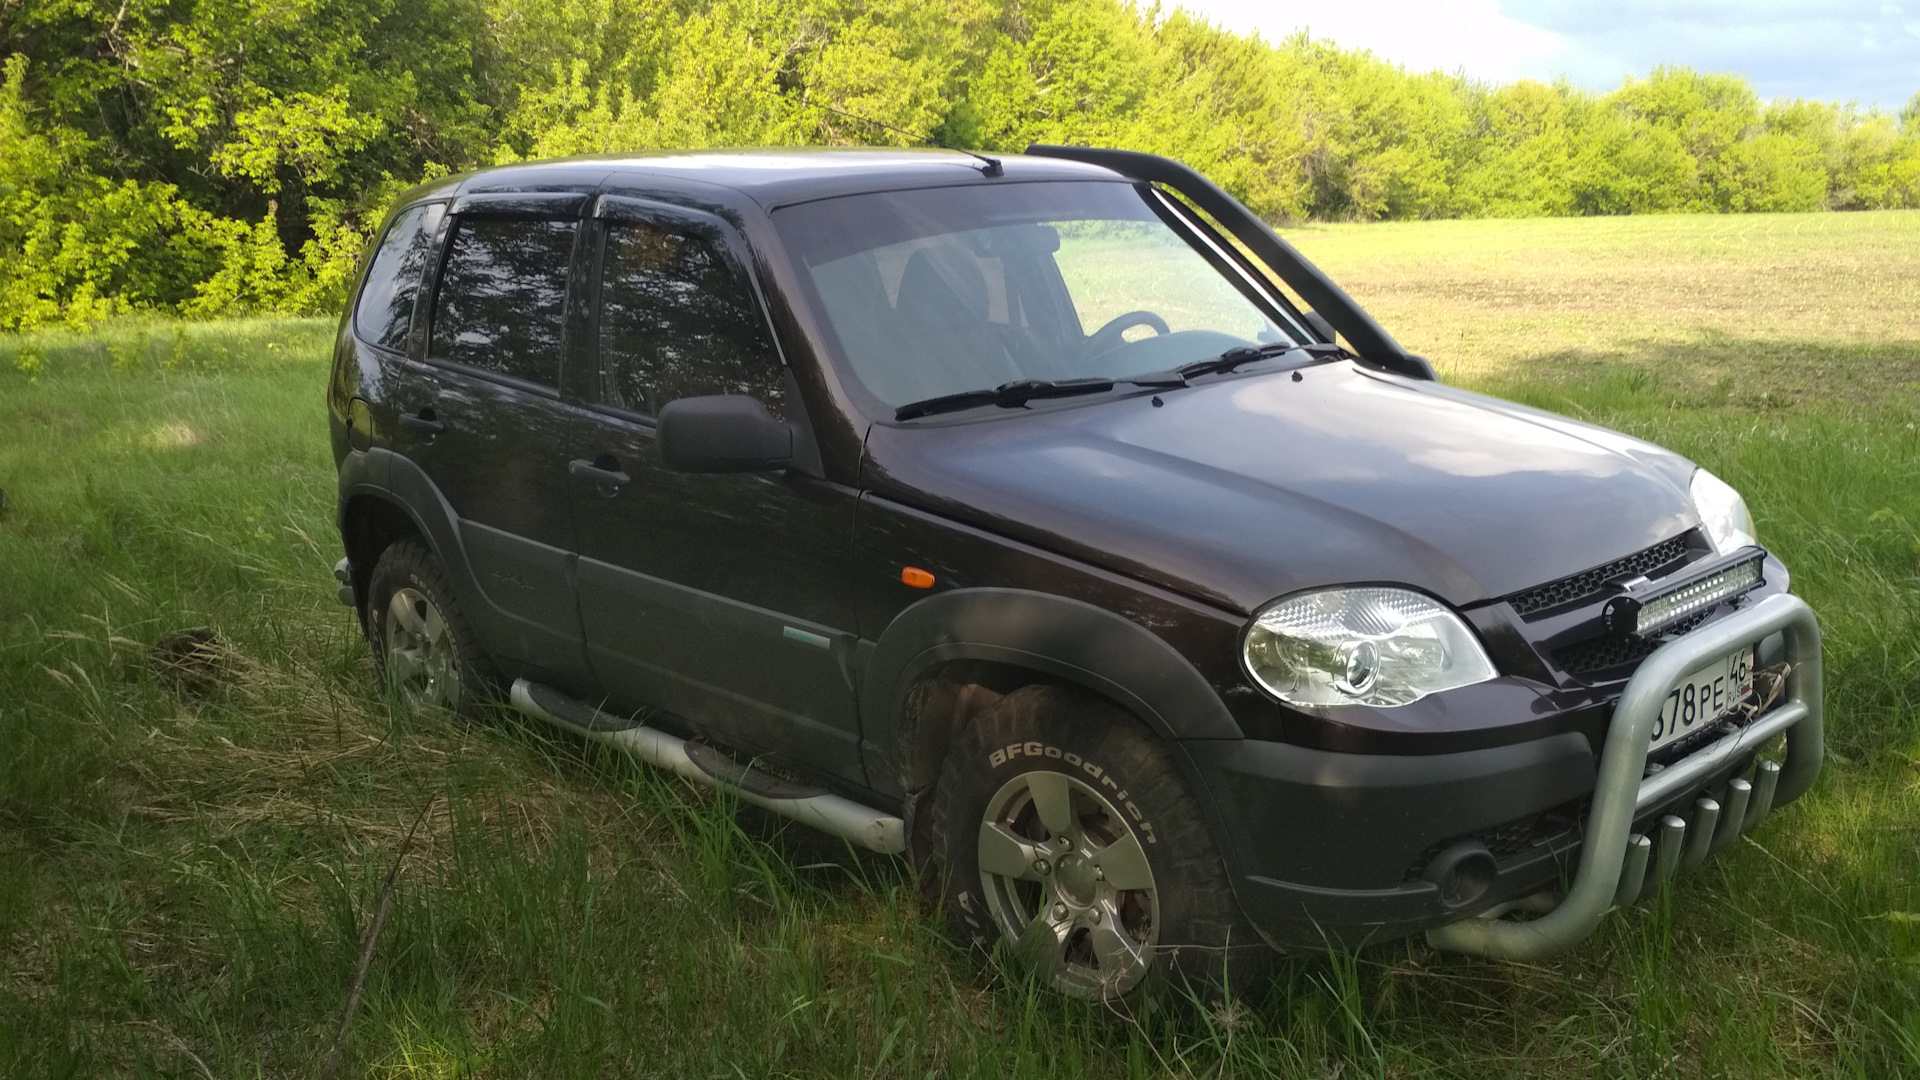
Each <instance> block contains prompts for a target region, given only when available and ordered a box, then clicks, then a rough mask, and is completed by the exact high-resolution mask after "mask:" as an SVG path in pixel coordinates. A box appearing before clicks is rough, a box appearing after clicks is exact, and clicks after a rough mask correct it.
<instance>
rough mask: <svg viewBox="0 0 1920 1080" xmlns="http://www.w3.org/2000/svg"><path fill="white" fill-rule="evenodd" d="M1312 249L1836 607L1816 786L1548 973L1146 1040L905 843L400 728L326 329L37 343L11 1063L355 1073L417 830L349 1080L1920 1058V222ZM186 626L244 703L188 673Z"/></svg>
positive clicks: (6, 461) (1468, 1070) (6, 594)
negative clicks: (369, 638) (176, 664)
mask: <svg viewBox="0 0 1920 1080" xmlns="http://www.w3.org/2000/svg"><path fill="white" fill-rule="evenodd" d="M1297 238H1298V240H1299V241H1300V243H1301V245H1302V246H1303V248H1305V249H1306V250H1307V251H1308V252H1309V254H1310V255H1312V256H1313V257H1315V258H1316V259H1318V260H1320V261H1322V262H1323V263H1324V264H1325V265H1327V266H1328V268H1329V269H1330V270H1332V271H1333V272H1334V273H1335V275H1336V276H1337V277H1339V278H1340V279H1341V280H1343V281H1346V282H1347V283H1348V284H1349V285H1350V287H1351V288H1352V291H1354V292H1355V293H1356V294H1357V295H1359V296H1360V297H1361V298H1362V299H1363V300H1365V301H1366V302H1367V303H1368V304H1369V305H1370V306H1371V307H1373V308H1374V309H1375V310H1376V311H1377V312H1379V313H1380V314H1381V316H1382V319H1383V321H1385V322H1386V323H1387V324H1388V325H1389V326H1390V327H1391V328H1393V329H1394V330H1395V332H1396V333H1398V334H1399V335H1400V336H1401V337H1402V338H1403V339H1404V340H1405V341H1407V342H1408V343H1409V345H1411V346H1412V347H1414V348H1416V349H1420V350H1423V351H1425V352H1426V353H1427V354H1428V355H1429V356H1431V357H1432V358H1433V359H1434V360H1435V361H1436V362H1437V363H1438V364H1439V365H1440V366H1441V367H1442V369H1443V370H1444V371H1446V372H1448V374H1449V377H1450V378H1452V379H1453V380H1454V381H1457V382H1461V383H1464V384H1466V385H1470V386H1474V387H1477V388H1483V389H1491V390H1494V391H1496V392H1499V393H1502V394H1505V395H1508V396H1512V397H1516V398H1519V399H1521V400H1524V401H1527V402H1529V403H1532V404H1535V405H1539V406H1542V407H1545V408H1550V409H1554V410H1556V411H1560V412H1565V413H1569V414H1572V415H1576V416H1581V417H1583V418H1589V419H1594V420H1597V421H1599V422H1602V423H1606V424H1610V425H1613V426H1616V427H1620V428H1623V429H1625V430H1628V431H1631V432H1633V433H1635V434H1639V435H1643V436H1646V437H1648V438H1652V439H1655V440H1657V441H1660V442H1663V443H1666V444H1669V445H1672V446H1674V447H1676V448H1677V449H1679V450H1681V451H1682V452H1684V453H1687V454H1689V455H1690V456H1692V457H1694V458H1695V459H1697V460H1699V461H1701V462H1703V463H1704V464H1706V465H1708V466H1709V467H1711V468H1713V469H1714V470H1715V471H1716V472H1718V473H1720V474H1721V475H1722V476H1724V477H1726V478H1727V479H1728V480H1730V481H1732V482H1733V483H1734V484H1735V485H1736V486H1738V487H1740V488H1741V489H1742V490H1744V491H1745V492H1746V493H1747V495H1748V498H1749V500H1750V501H1751V502H1752V504H1753V506H1754V508H1755V511H1756V514H1757V515H1758V517H1759V526H1760V529H1761V533H1762V536H1763V538H1764V539H1765V540H1766V541H1767V542H1768V543H1769V544H1771V545H1772V546H1773V547H1774V548H1775V549H1776V550H1778V551H1780V552H1781V553H1782V554H1783V555H1784V557H1785V558H1786V559H1787V561H1788V563H1789V564H1790V565H1791V566H1792V567H1793V569H1794V573H1795V579H1794V580H1795V588H1796V590H1797V591H1799V592H1801V593H1802V594H1803V595H1805V596H1806V597H1807V598H1808V599H1809V600H1810V602H1812V603H1813V604H1814V606H1815V608H1816V609H1817V610H1818V611H1819V612H1820V613H1821V615H1822V618H1823V626H1824V629H1825V635H1826V644H1827V657H1828V660H1827V664H1828V667H1827V671H1828V707H1829V717H1830V719H1829V729H1830V733H1831V746H1832V750H1833V754H1832V757H1831V758H1830V763H1829V766H1828V769H1827V772H1826V774H1825V776H1824V777H1823V779H1822V782H1821V784H1820V786H1819V787H1818V788H1817V789H1816V790H1815V791H1814V792H1813V793H1812V794H1811V795H1809V796H1808V797H1807V798H1806V799H1804V800H1803V801H1802V802H1801V803H1799V804H1797V805H1795V806H1794V807H1792V808H1790V809H1788V810H1786V811H1783V812H1782V813H1781V814H1779V815H1777V816H1776V817H1775V818H1773V819H1772V820H1771V821H1770V822H1769V823H1768V824H1767V825H1766V826H1765V827H1763V828H1762V829H1761V830H1760V832H1759V833H1758V834H1757V835H1756V836H1755V837H1753V839H1752V842H1750V843H1746V844H1743V845H1742V846H1741V847H1739V848H1737V849H1735V850H1733V851H1731V852H1729V853H1727V854H1726V855H1724V856H1722V857H1720V858H1717V859H1716V860H1714V861H1713V862H1712V863H1710V864H1709V865H1708V866H1707V867H1705V868H1703V869H1702V870H1701V871H1700V872H1699V873H1697V874H1695V875H1692V876H1690V877H1688V878H1687V879H1685V880H1684V881H1683V883H1682V884H1681V885H1680V886H1679V887H1678V888H1677V889H1676V890H1674V891H1673V892H1672V893H1671V894H1670V895H1669V896H1668V897H1667V898H1666V900H1665V901H1663V902H1662V903H1659V904H1656V905H1653V906H1651V907H1649V908H1647V909H1645V910H1641V911H1636V912H1634V913H1631V914H1629V915H1627V916H1624V917H1613V918H1610V919H1609V920H1608V921H1607V923H1606V924H1605V925H1604V926H1603V929H1602V931H1601V932H1600V934H1598V935H1597V936H1596V938H1595V939H1594V940H1593V941H1592V942H1590V943H1589V944H1587V945H1586V946H1584V947H1582V948H1581V949H1579V950H1578V951H1576V952H1575V953H1573V954H1572V955H1570V956H1568V957H1565V958H1563V959H1560V960H1557V961H1553V962H1547V963H1539V964H1500V963H1491V962H1483V961H1479V960H1474V959H1470V958H1464V957H1458V956H1451V955H1446V954H1437V953H1433V952H1431V951H1429V950H1427V949H1426V948H1425V947H1424V946H1422V945H1420V944H1418V943H1405V944H1399V945H1392V946H1385V947H1381V948H1377V949H1372V950H1367V951H1364V952H1362V953H1360V954H1359V955H1357V956H1349V955H1334V956H1330V957H1327V958H1323V959H1308V960H1302V961H1299V962H1297V963H1294V964H1292V965H1290V966H1289V967H1288V968H1287V969H1286V970H1285V971H1284V972H1283V973H1282V975H1281V976H1280V977H1279V979H1278V980H1277V981H1276V983H1275V985H1274V986H1273V987H1272V989H1271V990H1270V992H1269V993H1268V994H1267V996H1266V997H1265V998H1264V999H1263V1000H1260V1001H1251V1002H1245V1003H1240V1004H1237V1005H1235V1006H1233V1007H1230V1008H1228V1009H1224V1010H1218V1011H1215V1012H1212V1013H1205V1014H1176V1015H1158V1016H1153V1017H1150V1018H1147V1019H1144V1020H1140V1021H1126V1020H1121V1019H1118V1018H1114V1017H1111V1016H1107V1015H1103V1014H1102V1013H1100V1012H1099V1011H1098V1010H1095V1009H1091V1008H1088V1007H1084V1006H1079V1005H1074V1004H1071V1003H1063V1002H1059V1001H1056V1000H1053V999H1051V998H1049V997H1047V996H1045V995H1041V994H1037V993H1034V992H1033V991H1032V990H1031V989H1029V988H1028V987H1026V986H1024V985H1022V984H1020V983H1019V982H1017V981H1015V980H1012V979H1009V978H1007V977H1005V976H1003V975H1002V974H1001V973H998V972H996V971H993V970H991V969H986V968H982V967H980V966H978V965H976V964H974V963H973V962H972V961H970V960H969V959H968V958H966V957H965V956H964V955H962V954H960V953H959V951H958V950H957V949H956V948H955V947H954V946H952V945H951V944H949V942H948V941H947V939H946V938H945V936H944V935H943V934H942V933H940V931H939V929H938V927H937V926H935V925H933V920H931V919H929V918H928V917H927V915H926V914H925V913H924V912H922V911H921V910H920V909H919V908H918V906H917V905H916V904H915V903H914V901H913V888H912V884H911V882H910V881H908V880H907V878H906V877H905V875H904V874H903V872H902V869H901V868H900V866H899V865H898V864H896V863H894V862H892V861H889V860H885V859H878V858H866V857H855V856H853V855H850V854H848V853H847V852H846V851H845V850H843V849H842V848H840V847H838V846H837V845H836V844H834V843H833V842H830V841H828V840H826V839H824V838H822V837H819V836H817V835H815V834H811V833H809V832H807V831H805V830H803V829H800V828H798V827H793V828H788V827H785V826H783V825H782V824H781V823H780V822H779V821H778V820H777V819H772V818H769V817H766V816H764V815H759V814H757V813H752V812H739V813H736V808H735V807H733V806H730V805H728V803H727V802H726V801H725V800H724V799H718V798H714V797H711V796H708V795H704V794H702V793H700V792H697V791H693V790H690V789H687V788H684V787H682V786H680V785H678V784H676V783H672V782H669V781H666V780H663V779H662V778H660V777H658V776H656V775H653V774H651V773H648V772H646V771H645V770H642V769H638V768H636V767H633V766H631V765H629V764H627V763H625V762H623V761H622V760H619V759H617V758H613V757H609V756H604V755H601V754H598V753H595V752H592V751H591V750H589V749H588V748H585V747H583V746H581V745H579V744H576V743H573V742H570V741H567V740H564V739H558V740H556V739H551V738H548V737H547V736H546V735H545V734H544V733H543V732H541V731H539V730H536V729H533V728H530V727H527V726H523V725H521V724H519V723H517V722H516V721H515V720H513V719H512V718H511V717H510V716H503V717H501V718H500V719H499V721H498V722H495V723H488V724H482V725H462V724H459V723H457V722H454V721H451V720H447V719H444V718H434V717H427V718H410V717H406V716H404V715H397V714H395V713H394V712H392V711H391V710H389V708H388V707H387V704H386V703H385V701H384V700H383V699H382V698H381V697H380V696H379V695H378V694H376V693H373V692H371V691H370V690H369V689H368V684H369V681H370V665H369V662H368V660H367V657H366V651H365V647H364V646H363V645H362V644H361V643H360V642H359V640H358V638H357V636H356V633H355V630H354V627H353V625H352V620H351V618H350V616H349V615H348V613H347V612H346V610H345V609H343V608H341V607H339V606H338V605H337V604H336V603H334V601H333V597H332V591H333V590H332V582H331V579H330V577H329V575H328V570H329V569H330V567H331V564H332V562H333V560H334V558H336V557H337V556H336V548H337V540H336V539H335V538H334V537H333V535H332V533H331V524H330V513H331V501H332V484H333V481H332V474H331V468H330V462H329V459H328V456H327V451H326V447H325V439H324V429H323V425H322V423H321V420H320V417H321V409H322V406H321V400H320V398H321V376H322V373H323V371H324V365H325V358H326V353H327V350H328V346H329V341H330V336H331V327H330V326H329V325H325V324H321V323H316V322H300V321H250V322H247V321H243V322H226V323H218V324H206V325H185V326H175V325H171V324H166V325H159V324H139V323H127V324H116V325H111V326H108V327H105V328H102V329H101V330H99V331H98V332H96V333H92V334H84V335H82V334H68V333H48V334H43V335H38V336H35V337H30V338H14V339H0V488H4V489H5V491H6V495H7V499H6V502H5V507H4V509H0V867H4V869H0V1074H4V1075H8V1076H103V1075H107V1076H179V1077H204V1076H214V1077H238V1076H276V1077H277V1076H312V1075H316V1074H317V1073H318V1072H319V1070H320V1067H321V1062H322V1060H323V1058H324V1057H325V1055H326V1053H327V1051H328V1049H329V1047H330V1046H331V1044H332V1040H333V1034H334V1030H335V1028H336V1026H337V1025H338V1024H339V1021H340V1014H341V1009H342V1007H343V1005H344V1003H345V1000H346V997H347V991H348V984H349V981H350V979H351V977H352V973H353V970H354V965H355V963H356V960H357V958H358V954H359V948H360V937H361V932H362V930H363V928H364V927H365V925H366V923H367V921H368V919H369V918H370V917H371V914H372V912H373V910H374V908H375V907H376V905H377V903H378V899H379V895H380V889H381V883H382V882H383V881H384V880H385V879H386V877H387V874H388V872H389V870H390V869H391V868H392V867H393V865H394V862H395V859H396V856H397V855H398V854H399V852H400V848H401V846H402V838H403V836H404V835H405V833H406V831H407V829H408V827H409V825H410V824H411V823H413V822H414V821H415V819H416V818H419V817H420V816H421V814H422V812H423V810H424V811H425V817H424V819H422V824H421V827H420V834H419V835H418V836H417V837H416V838H415V840H414V842H413V844H412V845H411V847H410V848H408V849H407V852H406V854H405V856H404V858H402V859H401V861H400V870H399V873H398V876H397V885H396V888H395V892H394V895H393V897H392V903H391V908H390V911H389V914H388V917H387V920H386V923H385V927H384V930H383V932H382V934H381V937H380V940H379V942H378V945H377V950H376V953H375V956H374V961H373V964H372V966H371V969H370V974H369V976H368V979H367V981H366V984H365V988H364V990H365V994H364V999H363V1001H362V1003H361V1005H360V1008H359V1011H358V1013H357V1014H356V1016H355V1018H354V1022H353V1025H352V1028H351V1030H350V1034H349V1038H348V1041H347V1044H346V1047H345V1066H344V1068H343V1070H342V1075H370V1076H383V1077H385V1076H394V1077H398V1076H468V1075H475V1076H540V1077H567V1076H586V1075H593V1076H600V1075H609V1074H613V1075H684V1076H702V1077H705V1076H744V1077H761V1076H834V1077H839V1076H885V1077H913V1078H918V1077H924V1076H930V1075H940V1076H983V1077H985V1076H993V1077H1000V1076H1009V1077H1054V1076H1082V1075H1085V1076H1093V1077H1103V1078H1104V1077H1138V1076H1166V1075H1173V1076H1189V1075H1191V1076H1219V1075H1237V1076H1250V1077H1265V1076H1280V1077H1334V1076H1340V1077H1350V1076H1368V1077H1416V1076H1419V1077H1425V1076H1445V1077H1462V1078H1478V1077H1527V1078H1529V1080H1540V1078H1549V1077H1575V1076H1579V1077H1586V1076H1606V1077H1665V1076H1686V1077H1718V1076H1733V1075H1739V1076H1742V1077H1748V1076H1751V1077H1862V1078H1880V1077H1893V1076H1900V1075H1920V712H1917V710H1920V705H1917V704H1916V703H1917V702H1920V432H1917V431H1916V421H1920V404H1917V402H1920V395H1916V394H1915V390H1916V387H1915V385H1914V383H1915V381H1916V379H1920V374H1916V371H1917V370H1920V368H1916V365H1917V364H1920V359H1916V357H1917V356H1920V312H1916V305H1915V304H1914V302H1913V301H1912V299H1911V298H1910V296H1908V295H1907V291H1910V289H1911V283H1912V282H1913V281H1915V280H1920V265H1917V262H1920V243H1916V242H1915V241H1916V240H1920V214H1881V215H1867V214H1862V215H1838V214H1835V215H1819V216H1809V217H1785V216H1781V217H1754V218H1647V219H1623V220H1618V221H1612V220H1609V221H1545V222H1532V221H1529V222H1511V223H1507V222H1478V223H1437V224H1431V225H1385V226H1368V227H1364V228H1359V227H1355V228H1347V227H1333V228H1326V229H1309V230H1303V231H1301V232H1300V233H1299V234H1298V235H1297ZM1903 290H1907V291H1903ZM1796 313H1797V314H1796ZM1795 350H1799V351H1795ZM23 365H24V366H25V367H29V368H37V375H36V376H33V377H30V376H29V375H28V374H27V373H26V372H25V371H23V370H20V369H21V367H22V366H23ZM190 627H209V628H212V629H214V630H216V631H217V632H218V634H219V635H220V639H221V641H222V643H223V645H222V648H221V650H220V651H219V654H218V655H219V660H218V667H219V678H218V679H217V680H216V681H215V682H214V684H213V685H212V686H211V687H210V688H204V689H200V690H196V689H195V688H194V687H193V686H191V685H187V684H183V683H181V682H180V681H178V680H175V679H170V678H169V677H167V676H166V675H164V674H162V673H160V672H159V671H157V670H156V669H155V667H154V665H153V663H152V662H151V660H150V659H149V646H150V645H151V644H152V643H153V642H155V641H157V640H159V639H161V638H163V637H164V636H165V635H167V634H169V633H171V632H174V631H177V630H180V629H183V628H190Z"/></svg>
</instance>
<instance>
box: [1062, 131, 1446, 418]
mask: <svg viewBox="0 0 1920 1080" xmlns="http://www.w3.org/2000/svg"><path fill="white" fill-rule="evenodd" d="M1027 153H1028V154H1029V155H1031V156H1033V157H1050V158H1063V159H1065V160H1068V161H1083V162H1086V163H1087V164H1089V165H1100V166H1104V167H1105V168H1109V169H1112V170H1113V171H1114V172H1117V173H1121V174H1124V175H1126V176H1131V177H1133V178H1134V179H1136V180H1144V181H1146V182H1148V183H1151V184H1165V185H1166V186H1167V187H1169V188H1172V189H1173V190H1174V191H1175V192H1178V193H1179V194H1180V195H1182V196H1185V197H1186V198H1187V199H1188V200H1190V201H1191V202H1192V203H1193V204H1194V205H1195V206H1198V207H1199V208H1200V209H1202V210H1204V211H1206V212H1207V213H1208V214H1211V215H1212V216H1213V219H1214V220H1215V221H1218V222H1219V223H1220V224H1222V225H1224V226H1226V229H1227V231H1228V232H1230V233H1232V234H1233V235H1234V237H1235V238H1237V239H1238V240H1239V241H1240V242H1241V243H1243V244H1245V245H1247V248H1248V250H1250V251H1252V252H1253V253H1254V255H1256V256H1258V257H1259V259H1260V261H1261V262H1264V263H1266V264H1267V265H1268V266H1269V267H1271V268H1272V269H1273V272H1274V273H1276V274H1278V275H1280V280H1282V281H1284V282H1286V283H1287V286H1288V287H1289V288H1291V289H1292V290H1293V291H1294V292H1296V293H1298V294H1300V298H1301V299H1303V300H1305V301H1306V302H1307V303H1308V304H1309V305H1311V306H1312V308H1313V310H1314V311H1316V312H1318V313H1319V314H1320V315H1321V316H1322V317H1324V318H1325V319H1326V320H1327V322H1329V323H1331V324H1332V325H1333V328H1334V329H1335V330H1338V331H1340V333H1342V334H1344V335H1345V336H1346V339H1347V341H1348V342H1349V343H1350V344H1351V345H1352V346H1353V348H1354V351H1355V352H1357V353H1359V354H1360V358H1361V359H1363V360H1366V361H1368V362H1369V363H1373V364H1376V365H1378V366H1380V367H1383V368H1386V369H1388V370H1390V371H1397V372H1400V373H1401V374H1403V375H1410V376H1412V377H1414V378H1416V379H1427V380H1429V381H1432V380H1434V379H1435V376H1434V373H1433V365H1431V364H1429V363H1427V361H1426V359H1425V358H1424V357H1420V356H1415V355H1414V354H1412V353H1410V352H1408V351H1407V350H1406V349H1405V348H1403V347H1402V346H1401V344H1400V343H1399V342H1397V341H1395V340H1393V335H1392V334H1389V333H1387V331H1386V329H1385V328H1384V327H1382V326H1381V325H1380V324H1379V323H1377V322H1375V321H1373V316H1371V315H1369V314H1367V313H1366V311H1365V309H1363V308H1361V306H1360V305H1359V304H1357V303H1355V302H1354V299H1353V297H1351V296H1348V295H1347V293H1346V290H1344V289H1342V288H1341V287H1340V286H1338V285H1335V284H1334V283H1333V279H1332V278H1329V277H1327V275H1325V274H1323V273H1321V272H1320V268H1319V267H1317V266H1315V265H1313V264H1312V263H1310V262H1308V261H1307V259H1306V256H1304V255H1302V254H1300V252H1299V251H1298V250H1297V249H1296V248H1295V247H1294V246H1293V245H1292V244H1289V243H1287V242H1286V241H1285V240H1283V239H1281V237H1280V234H1278V233H1276V232H1274V231H1273V230H1272V229H1271V228H1269V227H1268V226H1267V223H1266V222H1264V221H1261V220H1260V218H1259V216H1258V215H1256V214H1255V213H1254V212H1253V211H1251V210H1249V209H1247V208H1246V207H1245V206H1244V205H1242V204H1241V202H1240V200H1238V199H1236V198H1234V197H1233V196H1231V195H1229V194H1227V193H1226V192H1225V191H1222V190H1221V189H1220V188H1219V186H1218V185H1216V184H1214V182H1213V181H1211V180H1209V179H1207V178H1206V177H1204V176H1202V175H1200V174H1199V173H1198V172H1196V171H1194V170H1193V169H1191V168H1188V167H1187V166H1185V165H1182V164H1181V163H1180V162H1178V161H1175V160H1173V159H1172V158H1165V157H1161V156H1160V155H1158V154H1143V153H1141V152H1139V151H1137V150H1102V149H1099V148H1096V147H1091V146H1050V145H1047V144H1045V143H1034V144H1033V145H1031V146H1029V147H1027Z"/></svg>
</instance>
